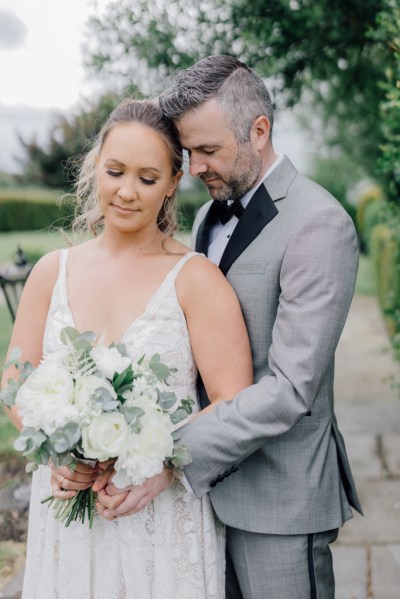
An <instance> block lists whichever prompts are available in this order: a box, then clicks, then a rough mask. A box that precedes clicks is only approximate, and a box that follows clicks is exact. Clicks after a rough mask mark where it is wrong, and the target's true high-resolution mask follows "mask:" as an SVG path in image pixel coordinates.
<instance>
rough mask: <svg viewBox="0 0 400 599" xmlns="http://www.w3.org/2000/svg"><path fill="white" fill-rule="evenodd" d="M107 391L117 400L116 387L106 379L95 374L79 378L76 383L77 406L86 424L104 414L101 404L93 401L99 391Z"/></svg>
mask: <svg viewBox="0 0 400 599" xmlns="http://www.w3.org/2000/svg"><path fill="white" fill-rule="evenodd" d="M102 388H103V389H106V390H107V391H108V392H109V393H110V395H111V396H112V398H113V399H117V394H116V392H115V390H114V387H113V386H112V385H111V383H110V382H109V381H107V380H106V379H102V378H100V377H99V376H96V375H94V374H91V375H85V376H81V377H78V378H77V379H76V381H75V405H76V407H77V409H78V410H79V412H80V414H81V416H82V419H83V421H84V422H87V421H88V419H92V418H94V417H95V416H98V415H99V414H101V412H102V407H101V403H99V402H95V401H94V400H93V395H94V393H95V391H96V390H97V389H102Z"/></svg>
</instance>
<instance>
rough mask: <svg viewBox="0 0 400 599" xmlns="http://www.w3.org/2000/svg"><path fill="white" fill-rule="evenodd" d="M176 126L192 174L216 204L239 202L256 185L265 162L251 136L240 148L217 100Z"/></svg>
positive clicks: (189, 114) (208, 102)
mask: <svg viewBox="0 0 400 599" xmlns="http://www.w3.org/2000/svg"><path fill="white" fill-rule="evenodd" d="M239 118H241V117H240V115H239V114H238V119H239ZM176 126H177V129H178V131H179V137H180V140H181V143H182V146H183V147H184V148H185V149H186V150H187V151H188V154H189V161H190V174H191V175H192V176H193V177H199V178H200V179H201V180H202V181H203V182H204V183H205V185H206V186H207V188H208V192H209V194H210V196H211V197H212V198H213V199H214V200H222V201H226V200H228V199H232V200H234V199H239V198H241V197H242V196H243V195H244V194H245V193H246V192H247V191H248V190H249V189H251V188H252V187H253V185H254V184H255V183H256V182H257V180H258V178H259V176H260V174H261V170H262V160H261V157H260V154H259V152H257V149H256V147H255V144H254V141H253V139H252V136H250V141H249V142H246V143H242V144H239V143H238V142H237V140H236V137H235V135H234V133H233V131H232V130H231V129H230V128H229V127H228V125H227V124H226V122H225V118H224V114H223V112H222V109H221V107H220V106H219V104H218V103H217V101H216V100H215V99H211V100H208V101H207V102H205V103H204V104H202V105H201V106H199V107H198V108H195V109H194V110H190V111H188V112H187V113H185V114H184V115H183V116H182V117H181V118H180V119H179V120H178V121H177V122H176Z"/></svg>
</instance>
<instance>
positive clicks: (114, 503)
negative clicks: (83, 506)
mask: <svg viewBox="0 0 400 599" xmlns="http://www.w3.org/2000/svg"><path fill="white" fill-rule="evenodd" d="M127 496H128V493H121V494H120V495H116V496H114V497H110V495H107V493H106V492H105V491H104V490H103V489H102V490H101V491H99V493H98V495H97V503H98V504H100V505H101V506H102V507H103V508H106V509H116V508H117V507H118V506H119V505H120V504H121V503H122V502H123V501H125V499H126V497H127Z"/></svg>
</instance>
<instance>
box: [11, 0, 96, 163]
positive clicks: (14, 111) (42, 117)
mask: <svg viewBox="0 0 400 599" xmlns="http://www.w3.org/2000/svg"><path fill="white" fill-rule="evenodd" d="M106 3H107V0H98V2H97V4H98V6H99V10H101V7H102V6H104V5H105V4H106ZM95 10H96V9H95V8H94V1H93V0H0V170H6V171H11V172H12V171H13V170H15V169H16V168H17V162H16V161H15V159H14V158H13V155H14V153H16V154H19V153H20V145H19V142H18V139H17V135H16V133H17V132H19V133H21V134H22V136H23V137H24V138H25V137H28V138H30V137H31V136H32V135H33V134H35V135H37V136H38V138H39V139H45V137H46V132H47V131H48V130H49V127H50V125H51V123H52V122H53V121H54V118H55V115H57V113H59V112H63V113H65V112H68V111H70V110H72V109H73V107H74V106H76V104H77V103H78V102H79V101H80V100H81V99H82V98H84V97H88V96H89V95H91V94H94V93H95V91H96V87H95V84H94V82H93V81H92V82H90V81H89V80H88V79H87V78H86V75H85V72H84V69H83V65H82V50H81V45H82V42H83V41H84V37H85V22H86V20H87V18H88V16H89V14H93V12H94V11H95Z"/></svg>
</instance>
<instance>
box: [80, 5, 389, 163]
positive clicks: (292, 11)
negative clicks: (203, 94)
mask: <svg viewBox="0 0 400 599" xmlns="http://www.w3.org/2000/svg"><path fill="white" fill-rule="evenodd" d="M383 3H384V0H318V1H317V2H315V1H313V0H275V1H274V2H266V1H265V0H252V2H248V0H192V1H191V2H190V3H187V2H186V0H175V1H173V0H150V1H149V0H135V1H134V2H133V1H131V0H118V1H115V0H114V1H112V2H110V4H109V5H108V7H107V9H106V11H105V12H104V15H103V17H101V18H99V17H96V18H93V19H92V20H91V22H90V25H89V26H90V29H91V32H92V35H91V36H90V38H91V39H92V40H93V45H92V48H89V51H88V56H89V58H88V62H87V65H88V68H89V69H91V70H92V71H93V72H95V73H97V74H98V73H103V74H104V73H107V76H110V75H111V73H112V75H113V77H114V78H115V80H117V81H119V82H120V84H121V85H122V87H123V85H124V83H126V82H127V81H129V82H134V83H135V84H136V85H137V86H138V87H139V88H141V89H142V90H143V91H145V93H153V94H155V93H158V92H159V91H161V89H162V88H163V87H164V86H165V85H168V82H169V80H170V77H171V76H172V75H173V74H174V72H175V71H176V69H181V68H186V67H187V66H189V65H190V64H192V63H193V62H194V61H196V60H198V59H199V58H201V57H202V56H206V55H209V54H216V53H227V54H231V55H234V56H237V57H238V58H239V59H241V60H244V61H245V62H246V63H247V64H249V66H251V67H253V68H254V69H255V70H256V71H257V72H258V73H259V74H260V75H261V76H265V77H270V78H271V85H272V90H271V91H272V93H273V96H274V98H275V102H276V103H277V104H278V107H279V106H284V105H286V106H293V105H294V104H296V103H297V102H299V101H300V100H302V101H303V105H304V106H305V108H306V109H307V110H308V111H309V112H310V113H311V112H315V111H318V112H319V114H320V115H321V118H322V119H323V121H324V123H325V136H326V140H327V142H329V143H330V144H333V145H337V146H339V147H340V148H341V149H342V151H343V152H344V153H345V154H347V155H348V156H351V157H352V159H353V160H354V161H355V162H357V163H358V164H362V165H364V168H365V171H366V172H369V173H371V174H375V175H376V174H377V170H376V164H377V158H378V154H379V146H380V143H381V139H382V137H381V129H380V125H379V118H378V117H379V106H380V103H381V102H382V99H383V96H384V91H383V89H382V88H381V86H380V85H379V81H380V79H381V78H382V72H383V70H384V68H385V67H384V65H385V63H386V61H387V59H388V48H387V46H386V45H385V44H384V43H382V40H379V39H373V38H372V37H371V36H370V35H369V32H370V30H371V29H373V28H374V27H375V22H376V17H377V15H378V13H379V12H380V10H381V8H382V5H383Z"/></svg>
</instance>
